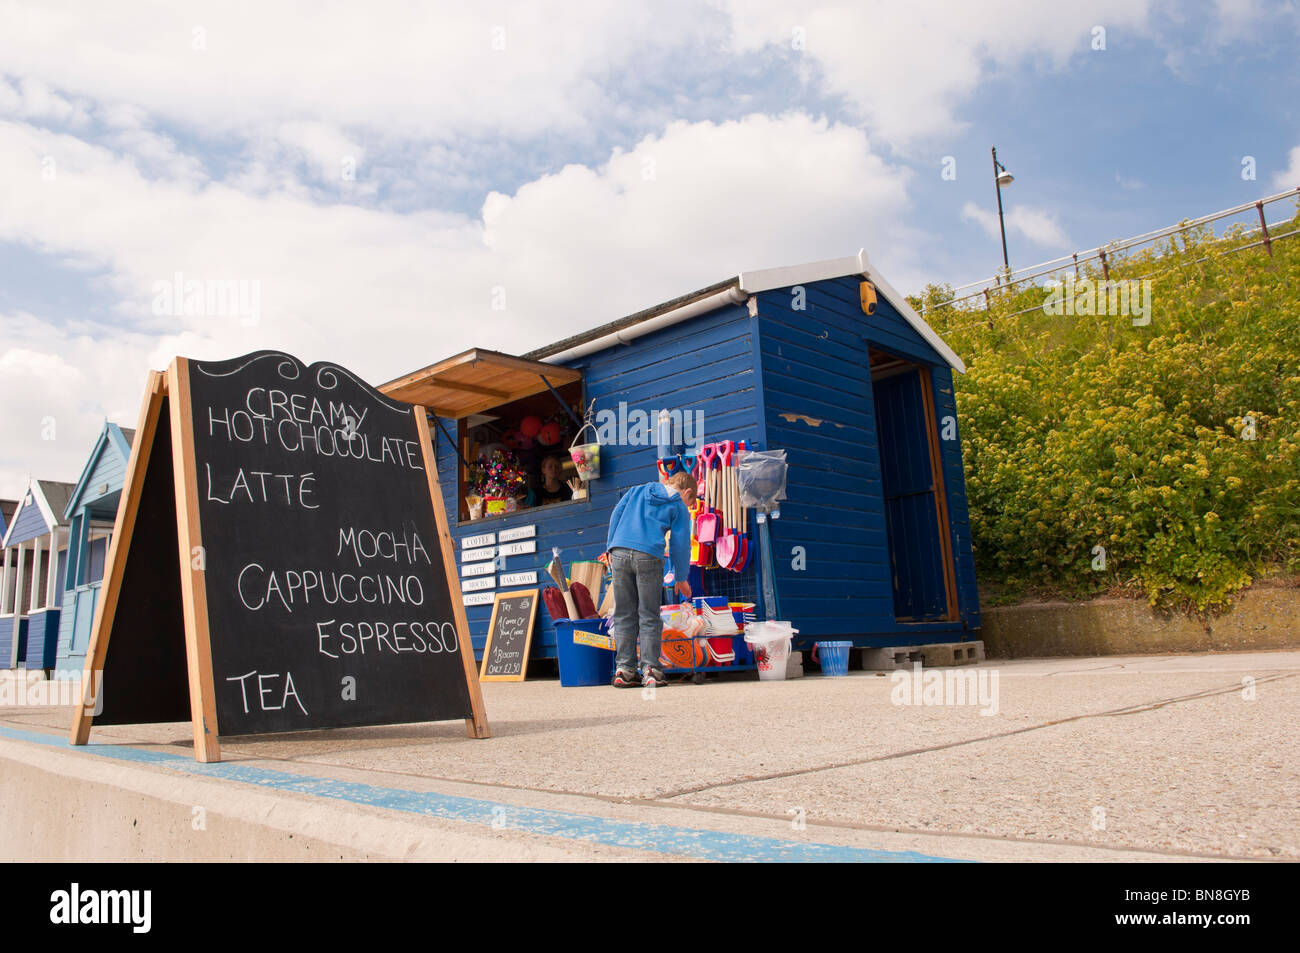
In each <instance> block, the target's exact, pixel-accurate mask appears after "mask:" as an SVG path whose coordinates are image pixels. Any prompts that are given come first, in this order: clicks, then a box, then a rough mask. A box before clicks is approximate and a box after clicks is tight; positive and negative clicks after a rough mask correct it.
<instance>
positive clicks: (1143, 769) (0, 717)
mask: <svg viewBox="0 0 1300 953" xmlns="http://www.w3.org/2000/svg"><path fill="white" fill-rule="evenodd" d="M936 672H937V673H943V672H954V673H956V672H960V673H963V677H965V678H977V679H981V680H982V681H980V682H979V684H978V686H977V685H976V682H975V681H971V682H969V688H970V689H972V690H971V691H970V692H969V694H968V696H967V697H965V698H964V699H962V703H960V704H958V703H954V702H957V701H958V700H957V699H956V698H954V697H948V698H944V697H943V691H942V688H943V686H942V685H938V686H935V685H934V684H933V682H932V679H933V677H934V676H933V673H936ZM966 673H974V675H973V676H970V675H967V674H966ZM906 674H907V678H908V679H909V681H908V682H907V683H906V684H904V682H903V680H902V679H901V678H895V677H890V676H887V675H876V674H874V673H867V672H852V673H850V676H849V677H848V678H842V679H826V678H821V677H817V676H809V677H806V678H803V679H798V680H793V681H788V682H758V681H756V680H749V679H745V680H732V681H718V682H710V683H709V684H706V685H702V686H694V685H690V684H682V685H672V686H670V687H668V688H665V689H661V690H659V691H657V692H655V693H654V695H653V697H647V696H646V695H644V694H643V693H642V692H641V691H637V690H628V691H619V690H615V689H613V688H607V687H598V688H582V689H578V688H574V689H566V688H561V687H560V685H559V683H558V682H557V681H553V680H537V681H530V682H525V683H522V684H516V683H488V684H485V685H484V686H483V690H484V696H485V701H486V705H487V712H488V717H489V720H490V722H491V726H492V732H493V737H492V738H491V739H488V740H478V741H476V740H471V739H468V738H466V737H465V736H464V726H463V724H462V723H460V722H456V723H441V724H423V725H401V726H386V727H380V728H358V729H347V730H340V731H329V732H325V731H322V732H307V733H301V734H293V735H277V736H262V737H255V738H223V739H222V752H223V756H224V757H225V759H226V760H225V761H224V762H223V763H222V764H219V765H206V766H205V765H198V764H196V763H195V762H194V761H193V758H192V754H191V749H190V746H189V738H190V734H189V726H188V724H173V725H147V726H119V727H111V728H96V729H94V731H93V732H92V734H91V742H92V743H91V745H90V746H88V747H87V748H84V749H76V748H70V747H68V746H67V745H66V743H65V740H66V737H67V727H68V725H69V723H70V718H71V712H70V709H66V708H26V709H13V708H10V709H0V803H3V804H4V805H5V808H4V810H5V817H6V824H5V825H4V830H3V832H0V857H3V858H5V859H15V858H22V859H90V858H95V859H117V858H121V859H126V858H132V859H135V858H155V859H181V858H186V859H225V858H230V859H335V860H337V859H349V860H350V859H390V858H391V859H458V860H505V859H516V858H519V859H538V860H593V859H594V860H663V859H682V860H745V859H755V860H844V861H873V860H880V861H902V862H916V861H938V860H983V861H1006V860H1044V861H1046V860H1052V861H1057V860H1089V861H1125V862H1131V861H1142V860H1162V861H1167V860H1177V859H1187V860H1203V859H1235V860H1265V861H1267V860H1296V859H1300V806H1298V805H1297V798H1296V796H1295V792H1296V791H1297V790H1300V740H1297V737H1296V729H1295V727H1294V726H1295V725H1296V724H1297V723H1300V718H1298V717H1297V716H1300V651H1278V652H1258V653H1234V654H1219V655H1180V656H1140V657H1114V656H1111V657H1106V658H1073V659H1046V660H1042V659H1040V660H1017V661H990V662H986V663H983V664H981V665H978V666H964V667H961V668H960V669H929V670H926V672H925V673H922V675H921V676H919V677H917V676H915V674H914V673H906ZM927 675H928V676H929V678H930V679H931V682H929V683H927V682H926V681H925V679H926V677H927ZM751 678H752V677H751ZM977 687H980V688H983V689H984V691H985V695H984V697H983V698H980V697H979V695H978V692H977V691H975V689H976V688H977ZM931 689H933V690H931ZM993 693H995V694H993ZM950 695H951V690H950ZM972 701H974V702H975V704H971V703H970V702H972ZM909 702H915V703H909ZM936 702H938V703H936ZM945 702H946V703H945ZM981 712H987V714H984V713H981ZM70 817H71V818H72V822H71V823H70ZM200 821H201V825H200V823H199V822H200ZM90 832H93V833H90Z"/></svg>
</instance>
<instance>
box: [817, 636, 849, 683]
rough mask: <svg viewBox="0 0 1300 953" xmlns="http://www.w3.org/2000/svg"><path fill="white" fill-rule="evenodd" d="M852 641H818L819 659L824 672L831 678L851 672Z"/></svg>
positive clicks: (840, 676) (841, 676)
mask: <svg viewBox="0 0 1300 953" xmlns="http://www.w3.org/2000/svg"><path fill="white" fill-rule="evenodd" d="M852 647H853V643H852V642H818V643H817V650H816V654H817V661H818V662H820V663H821V667H822V674H823V675H825V676H827V677H829V678H843V677H844V676H846V675H848V674H849V649H851V648H852Z"/></svg>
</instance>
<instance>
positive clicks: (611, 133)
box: [0, 0, 1300, 496]
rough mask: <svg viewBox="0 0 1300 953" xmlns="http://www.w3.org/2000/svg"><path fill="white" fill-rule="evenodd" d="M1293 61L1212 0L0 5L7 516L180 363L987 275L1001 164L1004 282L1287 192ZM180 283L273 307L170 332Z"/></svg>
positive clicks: (538, 334) (507, 341) (1225, 0)
mask: <svg viewBox="0 0 1300 953" xmlns="http://www.w3.org/2000/svg"><path fill="white" fill-rule="evenodd" d="M1098 27H1100V28H1102V29H1103V30H1104V40H1105V49H1094V48H1093V46H1094V44H1095V42H1096V39H1097V37H1098V33H1097V28H1098ZM1298 41H1300V12H1297V8H1296V5H1295V4H1294V3H1272V4H1269V3H1263V2H1258V3H1252V2H1241V3H1238V2H1229V0H1220V2H1217V3H1213V2H1207V3H1181V4H1176V3H1171V2H1161V0H1145V2H1144V0H1136V2H1134V0H1125V2H1119V0H1094V2H1090V3H1083V4H1074V5H1070V6H1069V8H1068V9H1066V8H1061V9H1057V8H1056V6H1055V5H1051V4H1044V3H1031V2H1027V0H994V2H990V3H985V4H978V5H977V4H965V3H956V2H953V3H946V4H945V3H942V2H938V0H918V2H916V3H913V4H909V5H906V6H901V5H898V4H887V3H880V2H874V0H869V2H867V0H853V2H849V0H827V2H810V3H799V4H792V3H781V2H776V0H749V2H745V3H741V2H739V0H665V2H661V3H656V4H652V5H651V4H635V3H625V4H618V5H611V4H602V3H595V2H580V0H575V2H573V3H570V4H565V5H564V6H563V7H562V8H546V9H545V10H543V9H542V8H541V7H539V6H538V5H536V4H528V3H516V2H506V0H495V2H485V3H478V4H461V3H444V4H432V5H425V6H423V7H411V6H408V5H405V4H384V3H376V4H369V5H366V7H365V9H364V10H362V9H360V8H357V7H356V6H355V5H352V4H332V3H329V4H301V5H299V4H276V5H265V4H253V3H239V2H232V3H222V4H206V3H195V4H183V5H171V4H163V3H145V2H140V3H134V4H123V5H115V6H114V8H113V9H112V11H108V10H99V9H96V8H93V7H91V8H87V7H86V6H85V5H77V4H67V5H64V4H60V3H56V2H50V3H40V4H18V3H6V2H0V209H4V212H3V213H2V214H0V401H3V403H4V405H5V407H6V413H5V414H4V415H3V418H2V419H0V496H13V495H15V494H16V493H17V492H19V490H20V488H21V485H22V484H23V483H25V481H26V478H27V475H28V474H29V473H35V474H36V475H39V476H41V477H43V478H47V479H64V480H69V481H71V480H75V479H76V477H77V475H78V472H79V469H80V465H81V461H82V460H83V459H84V456H85V454H86V453H87V452H88V451H89V449H90V446H91V444H92V443H93V441H94V438H95V435H96V434H97V433H98V430H99V427H100V425H101V424H102V422H103V419H104V418H105V417H111V418H113V419H115V420H118V421H120V422H123V423H129V422H131V421H133V420H134V418H135V416H136V409H137V406H138V400H139V393H140V388H141V385H142V383H143V380H144V374H145V371H146V370H147V369H148V368H150V367H160V366H162V365H163V364H165V362H166V361H167V360H168V359H169V358H170V357H171V356H172V355H174V354H178V353H180V354H186V355H188V356H193V357H218V356H229V355H232V354H237V353H243V352H246V351H250V350H254V349H256V348H260V347H278V348H283V349H286V350H289V351H291V352H293V353H295V354H298V355H299V356H300V357H302V358H304V359H306V360H319V359H323V358H332V359H341V360H343V361H344V362H345V363H348V364H349V365H350V366H352V367H353V368H354V369H355V370H356V371H357V372H358V373H360V374H361V375H362V376H365V377H367V378H368V379H371V380H374V381H383V380H387V379H389V378H391V377H394V376H397V375H398V374H400V373H403V372H405V371H408V370H410V369H412V368H413V367H417V366H421V365H423V364H426V363H430V362H432V361H435V360H437V359H439V358H441V357H444V356H447V355H449V354H452V353H455V352H456V351H459V350H462V349H464V348H465V347H469V346H475V345H478V346H484V347H493V348H497V349H501V350H506V351H513V352H519V351H523V350H527V349H529V348H532V347H536V346H538V345H540V344H543V343H547V342H549V341H551V340H555V339H558V338H560V337H563V336H565V335H567V334H570V333H572V332H574V331H577V330H581V329H582V328H585V327H589V326H593V325H596V324H599V323H603V322H605V321H608V320H611V319H612V318H615V317H618V316H621V315H622V314H625V313H629V312H631V311H634V310H637V309H639V308H642V307H646V306H648V305H651V304H654V303H656V302H658V301H661V300H665V299H667V298H670V297H674V296H676V295H679V294H682V293H684V292H686V291H689V290H692V289H694V288H697V287H701V286H703V285H706V284H709V283H712V282H714V281H717V280H719V279H721V278H723V277H725V276H727V275H731V274H735V273H736V272H737V271H741V270H750V269H754V268H765V267H772V266H777V265H782V264H791V263H795V262H799V261H808V260H816V259H819V258H828V257H839V256H844V255H850V254H853V253H855V252H856V250H857V249H858V248H859V247H866V248H867V250H868V252H869V254H870V255H871V256H872V259H873V260H874V261H875V262H876V263H877V264H878V265H880V266H881V267H882V269H883V270H884V271H885V273H886V274H887V275H888V276H889V277H890V279H891V281H892V283H893V284H894V285H895V286H897V287H899V288H900V289H902V290H905V291H909V292H910V291H919V290H920V288H921V287H922V285H923V284H925V283H927V282H949V283H952V284H961V283H965V282H968V281H974V280H976V279H979V278H981V277H984V276H987V275H989V274H991V273H992V272H993V270H995V269H996V268H997V267H998V266H999V265H1000V262H1001V248H1000V244H999V241H998V238H997V234H996V218H995V212H996V207H995V197H994V191H993V183H992V181H991V179H992V172H991V162H990V157H989V149H990V147H991V146H993V145H996V146H997V148H998V154H999V158H1000V159H1001V160H1002V162H1003V163H1004V164H1005V165H1006V166H1007V167H1008V168H1009V169H1010V170H1011V171H1012V173H1013V174H1014V175H1015V177H1016V181H1015V183H1014V184H1013V185H1011V186H1009V187H1008V188H1007V189H1006V190H1005V192H1004V200H1005V202H1006V206H1007V215H1008V245H1009V254H1010V258H1011V263H1012V265H1013V266H1025V265H1029V264H1033V263H1036V262H1038V261H1042V260H1045V259H1050V258H1053V257H1056V256H1058V255H1063V254H1068V253H1069V252H1071V251H1073V250H1076V249H1084V248H1091V247H1093V246H1095V245H1097V244H1099V243H1103V242H1106V241H1109V240H1112V239H1116V238H1121V237H1125V236H1129V235H1133V234H1137V233H1141V232H1145V231H1148V230H1151V229H1155V228H1158V227H1161V226H1164V225H1168V224H1172V223H1174V222H1176V221H1178V220H1179V219H1182V218H1184V217H1194V216H1197V215H1202V214H1206V213H1208V212H1212V211H1215V210H1217V209H1220V208H1225V207H1228V206H1231V205H1236V204H1239V203H1242V202H1246V201H1253V200H1254V199H1256V198H1259V197H1261V196H1265V195H1269V194H1272V193H1275V192H1278V191H1282V190H1283V189H1285V188H1291V187H1295V186H1298V185H1300V107H1297V105H1296V104H1297V103H1300V74H1298V73H1297V71H1296V69H1295V59H1296V51H1297V48H1298V46H1300V43H1298ZM949 156H951V157H952V158H953V159H954V160H955V163H956V170H957V175H956V179H955V180H951V181H949V180H945V179H944V178H943V177H942V176H941V174H940V173H941V170H942V168H943V164H944V160H945V157H949ZM1245 156H1252V157H1254V160H1255V167H1256V177H1255V179H1254V180H1244V179H1243V178H1242V159H1243V157H1245ZM1276 214H1282V210H1281V208H1279V209H1278V212H1277V213H1276ZM177 272H181V273H182V274H183V275H184V276H185V278H186V279H187V280H199V281H201V282H207V281H223V280H238V281H246V282H255V283H257V287H258V289H259V291H260V299H259V309H258V313H257V314H256V315H255V316H253V315H237V314H228V313H227V314H216V315H186V314H175V313H170V312H166V313H158V311H159V308H158V306H157V293H156V292H157V284H158V282H168V281H170V280H171V279H172V277H173V276H174V275H175V274H176V273H177ZM503 300H504V302H505V303H506V305H505V307H504V308H501V307H499V305H500V303H501V301H503ZM494 305H497V306H494ZM47 419H54V420H56V421H57V422H58V431H57V432H58V436H57V438H56V439H55V440H43V439H42V435H43V434H45V433H47V431H48V428H46V427H44V425H43V422H44V421H46V420H47Z"/></svg>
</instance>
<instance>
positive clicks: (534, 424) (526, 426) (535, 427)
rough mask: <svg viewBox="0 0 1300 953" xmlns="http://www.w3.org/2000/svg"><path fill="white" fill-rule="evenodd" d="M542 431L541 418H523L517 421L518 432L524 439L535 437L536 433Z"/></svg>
mask: <svg viewBox="0 0 1300 953" xmlns="http://www.w3.org/2000/svg"><path fill="white" fill-rule="evenodd" d="M541 429H542V418H541V417H525V418H524V419H523V420H521V421H519V432H520V433H521V434H523V435H524V436H525V437H536V436H537V432H538V431H539V430H541Z"/></svg>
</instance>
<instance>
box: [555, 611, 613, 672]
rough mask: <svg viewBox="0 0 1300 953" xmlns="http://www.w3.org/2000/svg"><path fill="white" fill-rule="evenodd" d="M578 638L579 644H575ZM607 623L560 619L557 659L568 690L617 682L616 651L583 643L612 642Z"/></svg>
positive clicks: (602, 620)
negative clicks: (615, 671) (615, 670)
mask: <svg viewBox="0 0 1300 953" xmlns="http://www.w3.org/2000/svg"><path fill="white" fill-rule="evenodd" d="M575 634H576V637H577V641H576V642H575V641H574V638H575ZM609 638H610V634H609V622H607V621H606V620H605V619H560V620H559V621H557V622H556V623H555V655H556V658H557V659H558V660H559V663H560V684H561V685H562V686H564V687H565V688H582V687H585V686H588V685H608V684H609V683H610V682H612V681H613V680H614V650H613V649H612V648H597V647H596V646H595V645H590V644H583V643H584V642H599V641H602V640H604V639H609Z"/></svg>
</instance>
